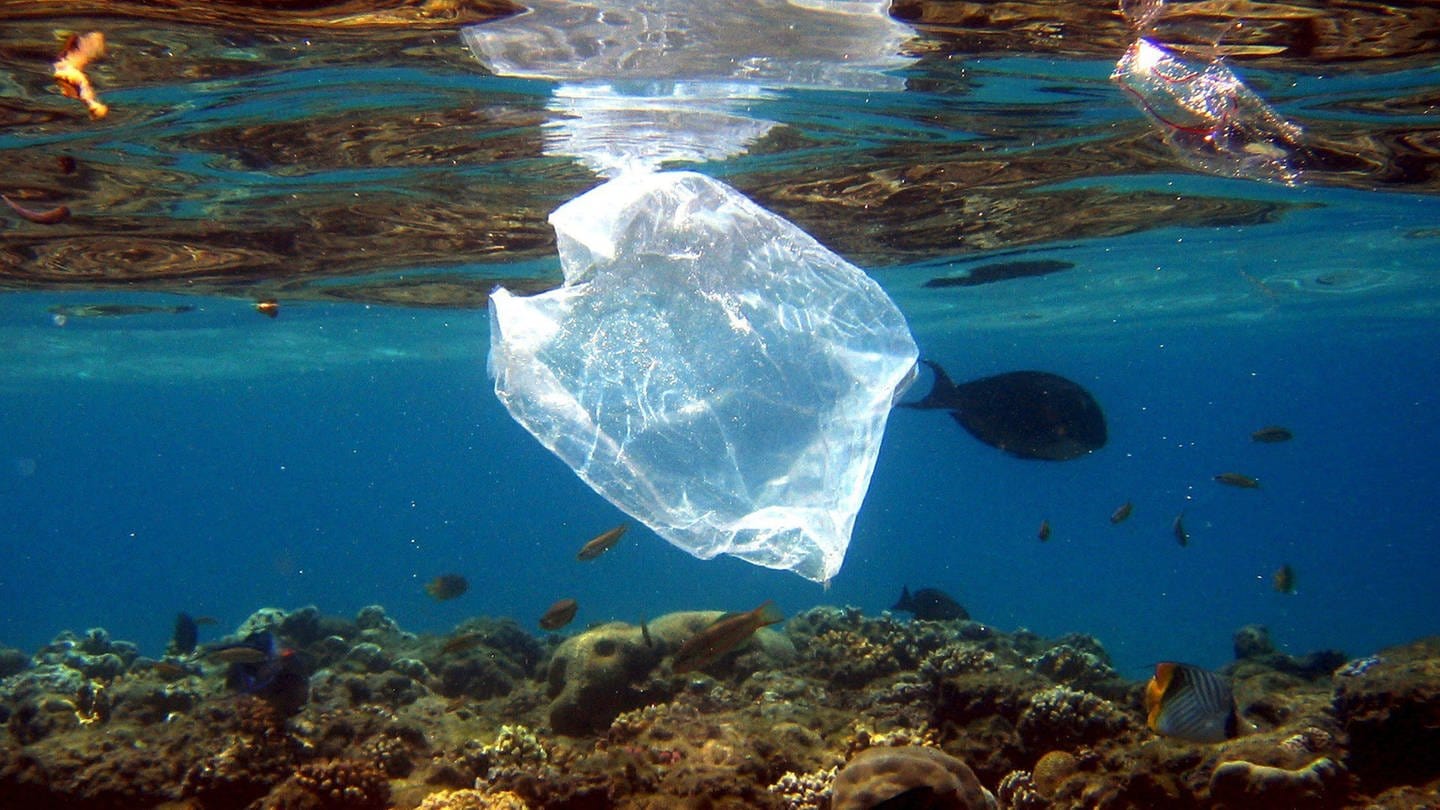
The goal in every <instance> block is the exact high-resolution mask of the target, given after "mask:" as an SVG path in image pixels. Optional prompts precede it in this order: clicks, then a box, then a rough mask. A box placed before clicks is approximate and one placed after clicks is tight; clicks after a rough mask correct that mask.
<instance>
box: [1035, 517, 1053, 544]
mask: <svg viewBox="0 0 1440 810" xmlns="http://www.w3.org/2000/svg"><path fill="white" fill-rule="evenodd" d="M1035 536H1036V537H1039V538H1040V542H1042V543H1043V542H1045V541H1046V540H1049V539H1050V521H1048V520H1042V521H1040V531H1038V532H1036V533H1035Z"/></svg>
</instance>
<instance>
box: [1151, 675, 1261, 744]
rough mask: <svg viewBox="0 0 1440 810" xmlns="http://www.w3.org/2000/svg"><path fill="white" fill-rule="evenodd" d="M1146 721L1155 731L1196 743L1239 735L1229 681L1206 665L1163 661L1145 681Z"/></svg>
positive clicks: (1238, 722)
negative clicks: (1148, 680) (1153, 675)
mask: <svg viewBox="0 0 1440 810" xmlns="http://www.w3.org/2000/svg"><path fill="white" fill-rule="evenodd" d="M1145 711H1146V718H1145V723H1146V725H1148V726H1150V728H1151V730H1152V731H1154V732H1156V733H1157V734H1163V735H1165V736H1167V737H1175V738H1176V739H1181V740H1186V741H1189V742H1197V743H1217V742H1224V741H1225V740H1232V739H1234V738H1235V737H1238V736H1239V735H1240V715H1239V712H1238V711H1237V710H1236V708H1235V693H1234V692H1232V691H1231V689H1230V683H1229V682H1228V681H1227V680H1225V678H1223V677H1221V676H1220V675H1218V674H1216V673H1214V672H1211V671H1210V670H1208V669H1201V668H1200V667H1197V666H1194V665H1191V664H1177V663H1175V662H1173V661H1165V662H1162V663H1159V664H1156V665H1155V677H1153V678H1151V679H1150V682H1149V683H1148V684H1146V685H1145Z"/></svg>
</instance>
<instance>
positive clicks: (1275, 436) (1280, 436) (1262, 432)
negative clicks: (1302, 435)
mask: <svg viewBox="0 0 1440 810" xmlns="http://www.w3.org/2000/svg"><path fill="white" fill-rule="evenodd" d="M1293 438H1295V434H1294V433H1291V432H1290V429H1289V428H1283V427H1281V426H1279V425H1267V426H1266V427H1263V428H1260V429H1259V430H1257V431H1255V432H1254V433H1251V434H1250V440H1251V441H1256V442H1261V443H1263V444H1275V443H1276V442H1288V441H1290V440H1291V439H1293Z"/></svg>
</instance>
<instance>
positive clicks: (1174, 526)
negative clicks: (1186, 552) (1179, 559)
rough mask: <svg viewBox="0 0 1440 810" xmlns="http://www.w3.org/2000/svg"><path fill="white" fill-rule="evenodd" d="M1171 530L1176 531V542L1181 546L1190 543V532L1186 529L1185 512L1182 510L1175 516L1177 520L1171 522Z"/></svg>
mask: <svg viewBox="0 0 1440 810" xmlns="http://www.w3.org/2000/svg"><path fill="white" fill-rule="evenodd" d="M1170 531H1172V532H1174V533H1175V542H1177V543H1179V544H1180V547H1181V548H1184V547H1185V546H1188V545H1190V533H1189V532H1187V531H1185V513H1184V512H1181V513H1180V514H1178V515H1176V516H1175V522H1174V523H1171V524H1170Z"/></svg>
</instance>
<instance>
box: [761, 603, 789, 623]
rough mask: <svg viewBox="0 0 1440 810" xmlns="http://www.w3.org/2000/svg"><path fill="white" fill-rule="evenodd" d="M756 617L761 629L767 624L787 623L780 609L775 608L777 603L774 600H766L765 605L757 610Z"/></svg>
mask: <svg viewBox="0 0 1440 810" xmlns="http://www.w3.org/2000/svg"><path fill="white" fill-rule="evenodd" d="M755 616H756V618H757V620H758V621H759V623H760V626H761V627H764V626H765V625H767V624H779V623H780V622H783V621H785V614H784V613H781V612H780V608H778V607H775V601H774V600H773V599H766V600H765V604H763V605H761V606H760V607H758V608H755Z"/></svg>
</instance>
